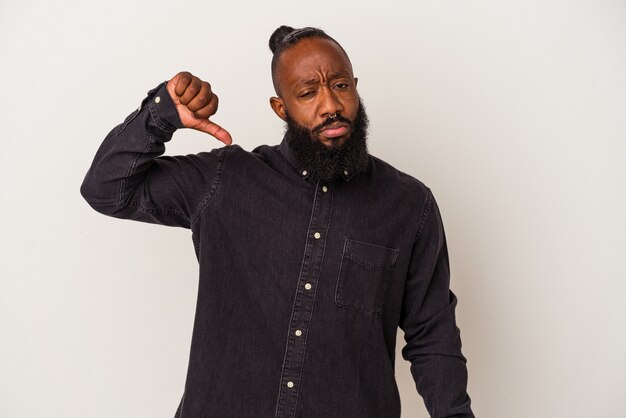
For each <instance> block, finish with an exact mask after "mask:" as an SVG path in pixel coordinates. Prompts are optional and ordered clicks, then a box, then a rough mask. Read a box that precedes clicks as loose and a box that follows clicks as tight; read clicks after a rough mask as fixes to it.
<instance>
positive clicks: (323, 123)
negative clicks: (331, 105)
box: [311, 114, 354, 134]
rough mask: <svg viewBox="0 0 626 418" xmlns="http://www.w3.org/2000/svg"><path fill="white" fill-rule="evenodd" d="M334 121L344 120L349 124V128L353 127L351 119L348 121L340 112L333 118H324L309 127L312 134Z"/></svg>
mask: <svg viewBox="0 0 626 418" xmlns="http://www.w3.org/2000/svg"><path fill="white" fill-rule="evenodd" d="M335 122H344V123H347V124H348V125H350V128H354V126H353V124H352V121H350V120H349V119H347V118H345V117H343V116H341V115H340V114H337V116H336V117H335V118H333V119H331V118H326V120H325V121H324V122H322V123H320V124H319V125H317V126H316V127H315V128H313V129H311V132H312V133H313V134H319V133H320V132H321V131H322V129H324V128H325V127H327V126H329V125H332V124H333V123H335Z"/></svg>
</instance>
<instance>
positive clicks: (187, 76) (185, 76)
mask: <svg viewBox="0 0 626 418" xmlns="http://www.w3.org/2000/svg"><path fill="white" fill-rule="evenodd" d="M192 79H193V76H192V75H191V73H189V72H187V71H181V72H180V73H178V74H176V75H175V76H174V78H172V82H173V83H174V86H175V89H174V93H176V95H177V96H178V97H180V96H182V95H183V93H184V92H185V89H186V88H187V86H188V85H189V83H191V80H192Z"/></svg>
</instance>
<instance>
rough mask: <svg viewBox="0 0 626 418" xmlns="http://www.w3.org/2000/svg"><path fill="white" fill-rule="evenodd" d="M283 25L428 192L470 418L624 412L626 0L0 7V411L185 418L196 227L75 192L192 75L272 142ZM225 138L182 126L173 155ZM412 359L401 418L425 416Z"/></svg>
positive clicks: (238, 137) (228, 116)
mask: <svg viewBox="0 0 626 418" xmlns="http://www.w3.org/2000/svg"><path fill="white" fill-rule="evenodd" d="M281 24H288V25H291V26H295V27H300V26H319V27H321V28H323V29H325V30H326V31H327V32H328V33H329V34H331V35H332V36H334V37H335V38H336V39H337V40H339V41H340V42H341V43H342V45H343V46H344V48H345V49H346V50H347V51H348V53H349V55H350V57H351V59H352V63H353V65H354V69H355V74H356V75H357V76H358V77H359V86H358V87H359V92H360V94H361V96H362V97H363V99H364V101H365V104H366V106H367V109H368V111H369V115H370V119H371V135H370V151H371V153H372V154H374V155H376V156H378V157H380V158H382V159H384V160H386V161H388V162H390V163H391V164H393V165H394V166H396V167H397V168H398V169H400V170H402V171H405V172H407V173H409V174H411V175H413V176H415V177H417V178H419V179H420V180H422V181H423V182H425V183H426V184H427V185H428V186H430V187H431V189H432V190H433V192H434V194H435V196H436V197H437V199H438V202H439V205H440V207H441V211H442V215H443V218H444V224H445V227H446V233H447V238H448V244H449V250H450V256H451V270H452V288H453V290H454V291H455V293H456V294H457V296H458V297H459V306H458V310H457V317H458V323H459V326H460V328H461V335H462V339H463V343H464V346H463V350H464V354H465V355H466V356H467V358H468V368H469V393H470V396H471V397H472V399H473V405H474V409H475V412H476V414H477V416H479V417H483V418H503V417H504V418H528V417H533V418H544V417H545V418H556V417H564V418H565V417H566V418H586V417H626V396H625V393H626V355H625V353H626V325H625V324H624V322H625V320H626V303H625V302H624V294H625V293H626V284H625V283H626V267H625V266H626V260H625V258H626V222H625V214H626V198H625V192H626V171H625V168H624V162H625V161H626V158H625V157H626V145H625V140H626V3H625V2H623V1H564V0H563V1H545V0H544V1H536V0H530V1H529V0H523V1H522V0H515V1H496V0H492V1H474V2H469V1H410V2H409V1H407V2H394V1H385V2H366V1H343V2H337V1H333V2H330V1H317V2H296V1H270V2H253V1H231V2H210V1H202V2H201V1H179V2H174V1H169V2H167V1H161V0H153V1H142V2H132V1H112V0H109V1H106V2H104V1H101V2H88V1H58V2H48V1H42V0H32V1H24V2H17V1H9V0H0V81H1V83H2V87H1V89H0V127H1V130H0V135H1V149H0V170H1V172H0V211H1V212H0V213H1V219H2V229H1V232H0V234H1V235H0V277H1V281H0V417H7V418H8V417H11V418H33V417H54V418H57V417H58V418H61V417H63V418H68V417H71V418H86V417H88V418H92V417H93V418H100V417H101V418H105V417H106V418H108V417H122V418H144V417H146V418H147V417H150V418H159V417H162V418H166V417H168V418H171V417H172V416H173V415H174V411H175V409H176V406H177V405H178V401H179V399H180V396H181V394H182V391H183V388H184V378H185V373H186V367H187V360H188V353H189V346H190V342H191V330H192V324H193V316H194V309H195V301H196V291H197V274H198V270H197V261H196V259H195V255H194V251H193V245H192V242H191V235H190V232H189V231H188V230H184V229H175V228H168V227H164V226H158V225H149V224H142V223H138V222H131V221H123V220H118V219H114V218H108V217H105V216H103V215H100V214H98V213H96V212H95V211H93V210H92V209H91V208H90V207H89V206H88V205H87V203H86V202H84V201H83V199H82V197H81V196H80V194H79V187H80V184H81V182H82V180H83V177H84V175H85V173H86V171H87V169H88V167H89V165H90V163H91V160H92V158H93V156H94V154H95V152H96V149H97V147H98V146H99V144H100V142H101V141H102V139H103V138H104V137H105V135H106V134H107V133H108V132H109V130H110V129H112V128H113V127H114V126H115V125H116V124H118V123H120V122H121V121H122V120H123V119H124V118H125V117H126V115H127V114H129V113H130V112H132V111H133V110H134V109H135V108H136V107H137V106H138V105H139V103H140V101H141V100H142V99H143V97H144V96H145V93H146V92H147V91H148V90H149V89H151V88H152V87H154V86H156V85H157V84H158V83H160V82H161V81H163V80H166V79H169V78H171V77H172V76H173V75H174V74H176V73H177V72H178V71H181V70H188V71H191V72H193V73H195V74H197V75H199V76H201V77H202V78H205V79H207V80H208V81H210V82H211V83H212V85H213V86H214V89H215V91H216V92H217V93H218V94H219V96H220V109H219V112H218V114H217V115H216V116H215V118H214V120H215V121H216V122H218V123H220V124H221V125H222V126H224V127H225V128H227V129H228V130H229V131H230V132H231V133H232V135H233V138H234V140H235V142H236V143H238V144H239V145H241V146H242V147H244V148H245V149H247V150H251V149H253V148H254V147H255V146H257V145H259V144H263V143H267V144H276V143H278V142H279V141H280V139H281V137H282V133H283V124H282V122H281V121H280V120H279V119H278V118H276V117H275V115H274V114H273V113H272V111H271V110H270V107H269V105H268V98H269V97H270V96H271V95H273V90H272V85H271V82H270V71H269V64H270V58H271V54H270V51H269V49H268V47H267V40H268V38H269V36H270V34H271V33H272V31H273V30H274V29H275V28H276V27H277V26H279V25H281ZM220 145H221V143H219V142H217V141H216V140H215V139H213V138H211V137H209V136H207V135H203V134H201V133H197V132H190V131H186V130H182V131H179V132H177V133H176V134H175V136H174V139H173V140H172V141H171V142H170V143H169V144H168V146H167V151H166V154H170V155H175V154H186V153H192V152H199V151H205V150H210V149H212V148H215V147H218V146H220ZM389 216H393V214H389ZM403 345H404V341H403V339H402V333H401V331H400V332H399V333H398V355H397V361H396V370H397V380H398V385H399V388H400V391H401V397H402V408H403V415H402V416H403V418H408V417H417V418H421V417H426V416H427V414H426V412H425V409H424V406H423V403H422V400H421V398H420V397H419V396H418V395H417V393H416V391H415V386H414V383H413V381H412V379H411V376H410V373H409V364H408V363H407V362H406V361H404V360H403V359H402V357H401V356H400V349H401V348H402V346H403ZM321 418H323V417H321Z"/></svg>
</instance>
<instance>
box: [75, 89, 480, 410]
mask: <svg viewBox="0 0 626 418" xmlns="http://www.w3.org/2000/svg"><path fill="white" fill-rule="evenodd" d="M180 127H182V125H181V122H180V119H179V118H178V114H177V113H176V109H175V107H174V106H173V103H172V101H171V99H170V97H169V95H168V93H167V90H166V89H165V84H161V85H159V86H157V87H156V88H155V89H153V90H151V91H150V92H149V93H148V96H147V97H146V98H145V99H144V100H143V102H142V105H141V106H140V108H139V109H137V110H136V111H134V112H133V113H132V114H131V115H129V116H128V118H126V120H125V121H124V122H123V123H122V124H120V125H118V126H117V127H115V128H114V129H113V130H112V131H111V132H110V133H109V135H108V136H107V137H106V138H105V140H104V142H103V143H102V145H101V146H100V148H99V149H98V151H97V154H96V156H95V158H94V160H93V163H92V165H91V167H90V169H89V171H88V172H87V175H86V177H85V179H84V181H83V184H82V186H81V190H80V191H81V194H82V195H83V197H84V198H85V199H86V200H87V202H89V204H90V205H91V206H92V207H93V208H94V209H95V210H97V211H98V212H101V213H104V214H106V215H110V216H114V217H118V218H124V219H132V220H136V221H142V222H151V223H156V224H161V225H170V226H179V227H183V228H190V229H191V231H192V239H193V243H194V247H195V251H196V255H197V258H198V262H199V268H200V277H199V287H198V299H197V305H196V312H195V321H194V327H193V334H192V341H191V351H190V356H189V366H188V370H187V378H186V383H185V389H184V393H183V396H182V399H181V402H180V404H179V406H178V410H177V411H176V416H177V417H181V418H201V417H219V418H226V417H237V418H243V417H251V418H259V417H277V418H278V417H301V418H327V417H342V418H347V417H354V418H368V417H370V418H387V417H388V418H397V417H399V416H400V397H399V393H398V388H397V385H396V380H395V376H394V363H395V352H396V346H395V345H396V332H397V330H398V326H399V327H400V328H401V329H402V330H403V331H404V333H405V334H404V335H405V340H406V345H405V346H404V347H403V349H402V356H403V357H404V359H406V360H408V361H410V362H411V373H412V375H413V377H414V379H415V383H416V387H417V390H418V391H419V393H420V394H421V395H422V397H423V398H424V400H425V403H426V406H427V408H428V410H429V412H430V414H431V415H432V416H433V417H453V416H454V417H472V416H473V414H472V412H471V409H470V398H469V396H468V395H467V392H466V385H467V369H466V364H465V358H464V357H463V355H462V353H461V340H460V335H459V330H458V328H457V326H456V323H455V316H454V309H455V306H456V298H455V296H454V294H453V293H452V292H451V291H450V289H449V268H448V253H447V249H446V240H445V236H444V230H443V226H442V222H441V217H440V213H439V210H438V208H437V205H436V203H435V200H434V198H433V196H432V194H431V192H430V190H429V189H428V188H427V187H426V186H424V185H423V184H422V183H421V182H419V181H418V180H416V179H415V178H413V177H411V176H409V175H407V174H405V173H402V172H400V171H398V170H396V169H394V168H393V167H392V166H390V165H389V164H387V163H385V162H384V161H382V160H380V159H378V158H376V157H374V156H370V160H369V166H368V168H367V170H366V171H364V172H360V173H347V172H344V176H343V178H340V179H338V180H337V181H334V182H323V181H318V180H316V179H314V178H311V177H310V176H308V173H307V171H306V169H307V168H306V165H304V166H303V165H300V164H298V162H296V161H294V158H293V156H292V154H291V153H290V150H289V148H288V146H287V144H286V142H285V141H284V140H283V141H282V143H280V145H274V146H268V145H262V146H259V147H257V148H255V149H254V150H253V151H251V152H248V151H245V150H243V149H242V148H241V147H240V146H238V145H230V146H224V147H222V148H218V149H214V150H212V151H210V152H201V153H198V154H190V155H185V156H163V155H162V154H163V153H164V151H165V145H164V143H165V142H167V141H169V140H170V139H171V137H172V134H173V132H174V131H175V130H176V129H177V128H180Z"/></svg>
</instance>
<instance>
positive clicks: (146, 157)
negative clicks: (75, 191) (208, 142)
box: [80, 82, 228, 228]
mask: <svg viewBox="0 0 626 418" xmlns="http://www.w3.org/2000/svg"><path fill="white" fill-rule="evenodd" d="M182 127H183V126H182V123H181V122H180V118H179V116H178V112H177V110H176V107H175V106H174V103H173V102H172V100H171V98H170V96H169V94H168V92H167V89H166V83H165V82H163V83H161V84H160V85H158V86H157V87H155V88H154V89H152V90H150V91H149V92H148V95H147V97H146V98H144V100H143V101H142V103H141V106H140V107H139V108H138V109H137V110H135V111H134V112H133V113H131V114H130V115H129V116H128V117H127V118H126V119H125V120H124V122H122V123H121V124H119V125H117V126H116V127H115V128H113V130H111V132H110V133H109V134H108V135H107V136H106V138H105V139H104V141H103V142H102V144H101V145H100V147H99V149H98V151H97V152H96V155H95V157H94V159H93V162H92V164H91V167H90V168H89V170H88V171H87V174H86V175H85V178H84V180H83V183H82V185H81V187H80V192H81V195H82V196H83V197H84V198H85V200H86V201H87V202H88V203H89V205H90V206H91V207H92V208H94V209H95V210H96V211H98V212H100V213H103V214H105V215H108V216H113V217H116V218H123V219H131V220H135V221H141V222H150V223H156V224H161V225H168V226H179V227H183V228H191V226H192V225H193V224H194V221H195V219H196V218H197V216H198V214H199V212H200V211H201V210H202V208H203V207H204V206H205V205H206V204H207V202H208V201H209V200H210V199H211V198H212V196H213V195H214V194H215V192H216V190H217V186H218V182H219V177H220V173H221V167H222V162H223V159H224V155H225V154H226V150H227V149H228V147H222V148H218V149H214V150H212V151H210V152H201V153H198V154H189V155H179V156H163V153H164V152H165V143H166V142H167V141H169V140H170V139H171V138H172V134H173V133H174V131H176V129H178V128H182Z"/></svg>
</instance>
